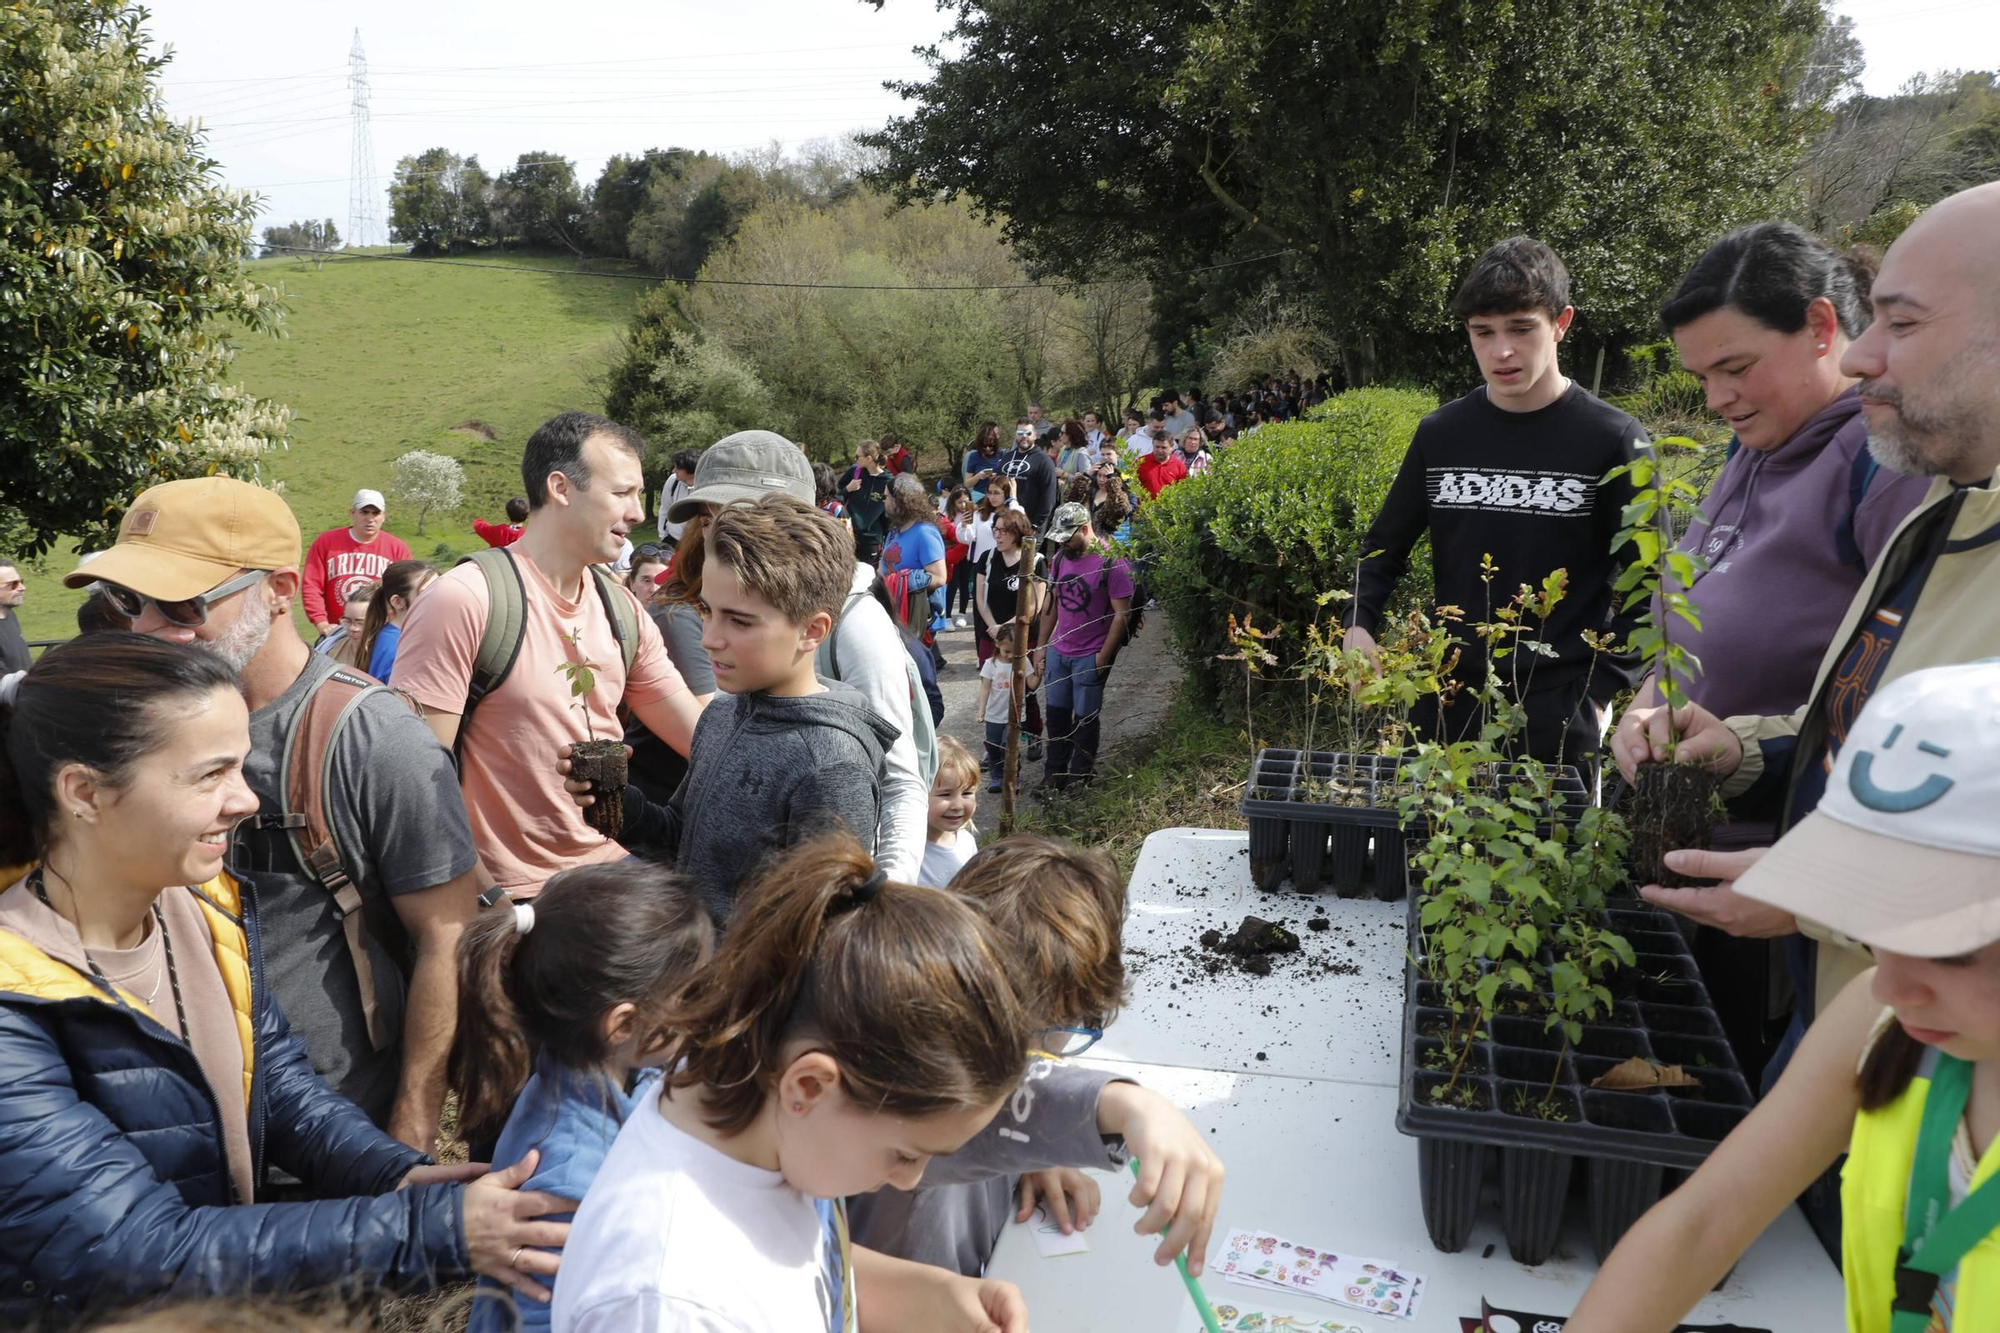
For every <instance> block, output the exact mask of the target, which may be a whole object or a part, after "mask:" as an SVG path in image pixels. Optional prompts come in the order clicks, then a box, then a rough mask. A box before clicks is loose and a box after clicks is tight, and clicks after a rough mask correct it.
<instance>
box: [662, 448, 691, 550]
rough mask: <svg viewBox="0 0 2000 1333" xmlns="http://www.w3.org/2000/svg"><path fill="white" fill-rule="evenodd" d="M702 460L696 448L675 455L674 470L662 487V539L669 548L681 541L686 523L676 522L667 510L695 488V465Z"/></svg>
mask: <svg viewBox="0 0 2000 1333" xmlns="http://www.w3.org/2000/svg"><path fill="white" fill-rule="evenodd" d="M700 462H701V453H700V451H699V450H695V449H683V450H681V451H680V452H679V453H677V454H675V455H674V470H673V471H672V472H670V473H668V474H667V484H666V485H664V486H662V487H660V512H659V528H660V540H661V541H662V542H663V543H665V544H666V546H667V548H668V549H669V550H671V549H673V547H674V546H675V545H676V544H677V543H679V541H680V539H681V529H682V528H684V527H686V526H687V525H686V524H685V523H675V522H674V521H672V520H671V519H669V518H668V517H667V511H668V510H669V509H672V508H673V507H674V502H675V501H677V500H679V499H681V498H683V497H684V496H686V495H687V493H688V492H689V491H691V490H693V489H694V469H695V465H696V464H698V463H700Z"/></svg>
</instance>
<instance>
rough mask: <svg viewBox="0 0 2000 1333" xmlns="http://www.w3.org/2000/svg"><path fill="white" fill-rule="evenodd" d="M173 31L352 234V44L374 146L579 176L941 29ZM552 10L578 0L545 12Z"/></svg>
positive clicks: (1872, 50)
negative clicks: (362, 56)
mask: <svg viewBox="0 0 2000 1333" xmlns="http://www.w3.org/2000/svg"><path fill="white" fill-rule="evenodd" d="M1833 7H1834V8H1835V9H1836V10H1837V11H1838V12H1840V13H1844V14H1847V15H1849V16H1851V17H1852V18H1853V19H1854V20H1855V28H1856V33H1857V35H1858V36H1859V37H1860V39H1861V43H1862V46H1863V48H1864V50H1865V52H1866V54H1867V61H1868V68H1867V71H1866V73H1865V75H1864V77H1863V86H1864V88H1865V90H1866V91H1868V92H1870V93H1878V94H1881V93H1889V92H1893V91H1895V89H1896V88H1897V86H1898V85H1900V84H1901V83H1903V81H1904V80H1906V79H1908V78H1909V77H1911V76H1912V75H1914V74H1918V73H1923V72H1927V71H1932V70H1937V69H1941V68H1947V67H1950V68H1960V69H1996V68H2000V0H1835V4H1834V6H1833ZM150 8H151V11H152V20H151V23H150V31H151V32H152V34H153V37H154V39H155V41H156V42H158V43H161V44H165V45H169V46H171V47H172V48H173V51H174V57H173V61H172V63H171V64H169V65H168V66H167V68H166V70H165V71H164V73H163V75H162V79H163V87H164V91H165V94H166V98H167V105H168V108H169V109H170V110H171V111H172V112H173V113H174V114H175V115H176V116H181V117H188V118H195V117H199V118H200V119H201V120H203V121H204V123H205V124H206V126H207V127H208V130H209V134H210V139H209V144H210V151H211V152H212V153H213V155H214V156H215V157H216V158H217V159H218V160H219V161H220V162H221V163H222V174H223V177H224V179H225V180H226V181H227V182H228V183H229V184H231V185H234V186H237V187H239V188H245V189H251V190H255V191H256V192H257V193H258V194H259V195H260V196H262V200H263V208H264V220H265V221H266V222H284V221H290V220H293V219H303V218H322V217H330V218H332V219H334V222H335V224H336V225H337V226H338V227H339V228H340V230H341V233H342V234H343V235H345V236H347V237H348V239H349V240H365V241H372V242H374V243H381V242H382V241H384V240H385V239H386V235H385V234H384V233H383V232H381V231H380V230H379V229H380V228H381V227H383V226H385V225H386V212H387V205H386V203H385V202H382V201H381V196H380V195H379V194H378V195H377V196H376V199H377V201H378V202H377V208H376V214H377V219H378V221H377V224H376V225H377V228H378V231H377V233H376V234H375V235H373V236H372V237H357V236H354V235H352V234H351V228H350V225H349V222H350V216H349V202H350V200H349V195H350V181H351V179H352V177H353V175H354V172H353V170H352V167H351V163H352V161H353V135H352V115H351V100H352V94H351V93H350V91H349V87H348V52H349V49H350V47H351V46H352V45H353V42H354V36H355V30H356V29H357V28H358V29H359V30H360V35H361V43H362V46H363V49H364V50H365V51H366V53H367V59H368V74H369V85H370V90H369V94H370V95H369V106H370V118H369V132H370V136H371V138H372V141H373V143H372V146H373V150H374V151H373V154H372V156H371V161H372V162H373V164H374V171H375V175H376V179H377V184H378V186H386V184H387V182H388V178H389V174H390V172H391V171H392V170H393V169H394V166H395V163H396V160H397V159H398V158H401V157H404V156H407V155H410V154H414V153H418V152H421V151H423V150H424V149H426V148H432V147H438V146H443V147H448V148H451V149H452V150H454V151H456V152H459V153H463V154H468V155H470V154H474V153H476V154H477V155H478V156H479V160H480V162H481V164H482V165H484V166H485V167H487V168H488V170H490V171H493V172H495V173H496V174H497V173H498V172H499V171H500V170H501V169H504V168H505V167H507V166H510V165H512V164H513V162H514V160H515V159H516V157H518V156H519V155H520V154H522V153H543V152H554V153H560V154H561V155H563V156H564V157H567V158H569V159H570V160H571V161H573V162H574V163H575V164H576V168H577V174H578V176H579V178H580V179H582V180H584V181H586V182H588V181H591V180H595V179H596V177H597V173H598V170H599V169H600V168H601V167H602V166H603V164H604V160H605V158H607V157H609V156H610V155H612V154H613V153H618V152H628V153H631V152H638V151H640V150H643V149H645V148H649V147H662V148H664V147H682V148H694V149H708V150H710V151H712V152H723V153H735V152H743V151H748V150H752V149H760V148H763V147H766V146H767V145H769V144H770V143H772V142H773V141H776V142H778V143H780V144H782V145H785V146H786V147H789V148H795V147H797V146H798V145H799V144H801V143H803V142H805V141H807V140H811V139H819V138H831V137H837V136H839V135H842V134H845V133H847V132H850V131H853V130H861V129H872V128H875V127H877V126H879V125H881V124H882V123H883V122H884V121H885V120H887V119H888V118H889V117H890V116H892V115H894V114H896V113H897V111H898V110H899V109H901V107H902V103H901V101H900V100H899V99H898V98H897V97H896V96H895V95H894V94H893V93H891V92H888V91H887V90H885V89H884V88H883V87H882V86H881V85H882V82H883V80H885V79H895V78H921V77H922V76H923V74H924V70H925V66H924V64H923V62H922V61H921V60H920V59H919V58H918V57H917V56H916V55H914V54H912V48H913V47H917V46H921V45H927V44H929V43H932V42H934V41H937V40H938V39H939V38H940V37H941V36H942V34H943V32H944V30H945V28H946V26H947V25H948V23H949V20H950V15H949V13H948V12H942V11H940V10H939V9H938V8H937V7H936V5H935V3H934V2H933V0H887V3H885V4H884V5H883V7H882V8H881V9H879V10H878V9H875V8H873V7H872V6H870V5H868V4H865V3H863V2H862V0H705V2H704V3H700V4H693V3H688V0H568V3H567V4H563V5H550V4H549V3H547V0H478V2H477V3H474V2H473V0H398V2H396V3H390V0H350V3H348V4H346V5H344V6H337V7H334V8H332V9H329V8H327V7H324V6H310V5H283V6H277V7H275V8H274V7H273V6H271V5H270V4H269V3H268V0H257V3H251V0H151V5H150ZM555 14H564V15H573V16H574V21H571V22H556V21H554V19H553V17H552V16H553V15H555Z"/></svg>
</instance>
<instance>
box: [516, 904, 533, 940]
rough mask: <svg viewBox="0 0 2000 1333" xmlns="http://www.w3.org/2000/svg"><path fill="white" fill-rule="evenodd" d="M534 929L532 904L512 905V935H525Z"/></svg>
mask: <svg viewBox="0 0 2000 1333" xmlns="http://www.w3.org/2000/svg"><path fill="white" fill-rule="evenodd" d="M534 928H535V905H534V904H533V903H515V904H514V933H515V934H516V935H525V934H527V933H528V932H529V931H531V930H533V929H534Z"/></svg>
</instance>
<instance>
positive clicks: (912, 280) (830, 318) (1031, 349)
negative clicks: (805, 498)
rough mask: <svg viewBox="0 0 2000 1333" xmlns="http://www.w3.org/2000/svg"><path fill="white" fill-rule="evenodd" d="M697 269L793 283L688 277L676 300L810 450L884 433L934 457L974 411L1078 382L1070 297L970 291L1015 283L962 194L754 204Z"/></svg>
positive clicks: (1000, 247)
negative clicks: (909, 204) (725, 282)
mask: <svg viewBox="0 0 2000 1333" xmlns="http://www.w3.org/2000/svg"><path fill="white" fill-rule="evenodd" d="M702 276H703V277H704V278H722V279H731V278H745V279H750V278H754V279H758V280H760V281H767V282H777V283H789V284H800V285H791V286H746V287H724V286H700V287H697V288H695V289H694V290H693V292H692V293H691V294H690V295H689V296H687V297H686V299H685V302H684V311H685V316H686V318H687V320H688V321H689V322H690V323H691V324H692V325H693V326H694V327H695V328H698V329H699V330H700V336H701V337H702V338H704V339H707V340H710V341H714V342H719V343H721V344H722V345H724V346H725V347H727V348H728V349H729V350H730V351H731V352H732V353H734V354H735V356H736V357H737V358H738V359H740V360H741V361H742V362H745V363H747V364H748V365H749V366H750V367H751V368H752V369H753V370H754V371H755V373H756V375H757V377H758V379H759V381H760V382H761V383H762V384H763V385H764V386H766V387H767V388H768V390H769V393H770V399H771V404H772V411H773V419H774V420H778V421H783V422H784V423H786V424H785V425H784V426H781V427H778V429H789V430H790V432H792V438H793V439H795V440H797V441H798V442H799V443H800V444H801V445H803V446H804V447H805V449H806V451H807V452H808V453H809V454H811V455H812V456H813V457H815V458H822V459H837V458H848V457H852V454H853V449H854V445H855V443H856V442H857V441H859V440H861V439H862V438H864V437H873V436H877V435H880V434H881V433H882V432H883V431H885V430H892V431H894V432H895V433H896V434H897V435H898V436H899V437H901V438H902V439H904V440H907V441H909V442H910V444H911V447H912V448H913V449H915V450H917V452H918V453H919V455H920V456H922V455H924V454H925V453H926V452H927V451H928V452H929V456H930V457H931V459H932V460H933V461H934V462H935V461H936V460H937V459H938V457H939V456H940V454H947V455H949V454H956V453H957V452H958V451H959V450H960V449H962V448H963V446H964V445H965V443H966V442H967V441H968V440H969V439H970V438H971V437H972V432H973V429H974V428H975V427H976V426H977V425H978V424H979V422H980V421H982V420H984V419H986V418H989V417H990V418H993V419H996V420H997V419H1000V418H1002V417H1003V416H1004V417H1005V418H1006V419H1008V420H1012V419H1013V415H1014V414H1015V413H1016V412H1018V411H1019V410H1020V408H1021V407H1022V405H1023V404H1024V403H1025V402H1026V400H1027V399H1028V398H1029V397H1031V396H1035V395H1038V394H1040V393H1042V392H1043V391H1044V390H1045V389H1046V388H1048V387H1051V386H1055V385H1061V384H1073V383H1077V382H1079V381H1080V380H1081V379H1083V378H1084V377H1085V376H1084V373H1082V371H1081V367H1082V365H1083V358H1082V356H1081V354H1080V352H1079V349H1078V348H1077V347H1076V345H1075V344H1074V342H1073V341H1071V340H1070V339H1069V338H1068V337H1067V336H1066V335H1065V334H1064V332H1063V328H1062V322H1063V320H1064V319H1073V318H1074V317H1073V315H1071V314H1070V313H1069V309H1068V303H1069V302H1070V301H1071V300H1072V298H1068V297H1065V296H1063V295H1061V294H1060V293H1057V292H1053V291H1048V290H1037V291H1023V290H991V289H988V290H970V289H974V288H981V287H988V288H991V287H996V286H1003V285H1008V284H1022V283H1026V282H1027V281H1028V279H1027V275H1026V274H1024V273H1023V272H1022V271H1021V268H1020V266H1019V264H1018V263H1016V262H1015V260H1014V258H1013V256H1012V255H1011V254H1009V253H1008V250H1007V248H1006V246H1005V245H1004V244H1003V243H1002V241H1001V239H1000V234H999V229H998V228H996V227H992V226H989V225H985V224H982V223H981V222H979V221H978V219H976V218H975V217H974V216H973V215H972V212H971V210H970V209H969V208H968V207H967V206H965V205H964V204H962V203H960V204H940V205H937V206H935V207H932V208H913V209H895V208H892V207H890V206H889V205H888V203H887V201H886V200H885V199H883V198H882V197H881V196H880V195H876V194H872V193H866V194H857V195H854V196H851V197H849V198H848V199H846V200H844V201H843V202H841V203H839V204H836V205H833V206H832V207H829V208H821V209H816V208H812V207H810V206H808V205H807V204H804V203H801V202H799V201H797V200H795V199H788V198H780V199H772V200H767V201H766V202H765V203H763V204H760V205H759V206H758V207H757V208H756V209H755V210H754V211H752V212H751V213H750V215H749V216H748V217H747V218H745V219H744V221H743V224H742V225H741V226H740V227H739V228H737V230H736V234H735V235H734V237H732V238H731V239H730V241H729V242H728V243H727V244H726V245H724V246H723V247H722V248H721V249H720V250H718V251H717V252H716V254H715V256H714V257H713V258H712V259H711V260H710V261H709V262H708V264H707V265H706V266H705V267H704V268H703V270H702ZM896 288H915V289H919V290H893V289H896ZM932 288H934V289H936V290H924V289H932ZM1052 406H1053V404H1052Z"/></svg>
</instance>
